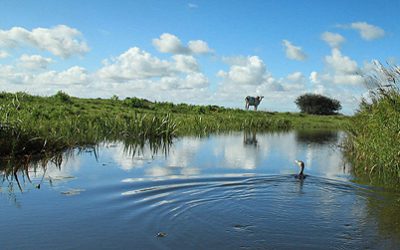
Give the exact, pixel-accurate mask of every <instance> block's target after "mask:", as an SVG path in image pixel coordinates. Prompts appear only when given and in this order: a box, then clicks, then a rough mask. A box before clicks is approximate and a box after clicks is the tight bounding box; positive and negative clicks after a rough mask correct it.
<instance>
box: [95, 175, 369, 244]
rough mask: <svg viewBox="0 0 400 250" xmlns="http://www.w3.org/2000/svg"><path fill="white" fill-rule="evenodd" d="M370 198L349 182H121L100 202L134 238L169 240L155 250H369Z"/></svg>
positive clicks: (247, 179) (221, 179)
mask: <svg viewBox="0 0 400 250" xmlns="http://www.w3.org/2000/svg"><path fill="white" fill-rule="evenodd" d="M370 194H371V190H370V189H368V188H365V187H363V186H358V185H355V184H352V183H348V182H340V181H335V180H330V179H324V178H320V177H314V176H309V178H307V179H306V180H303V181H299V180H296V179H294V178H293V176H291V175H277V176H250V177H212V178H191V179H172V180H171V179H164V180H162V179H159V180H156V181H154V180H145V179H140V180H136V179H125V180H124V181H121V182H120V183H119V184H118V185H116V186H113V187H112V188H110V189H103V190H102V193H101V196H103V197H107V199H103V200H102V199H98V201H100V202H103V203H105V204H104V206H109V207H112V210H115V211H114V213H113V214H115V217H114V223H125V224H126V225H127V226H131V227H129V230H131V231H132V232H136V233H138V231H140V234H139V233H138V235H142V236H143V235H152V236H154V235H155V234H156V233H157V232H160V231H162V232H165V233H167V234H168V236H167V237H165V239H162V242H161V241H156V242H153V243H154V244H155V245H159V244H161V245H164V244H165V245H167V246H168V247H180V248H182V246H184V247H185V248H186V247H196V246H197V247H198V246H204V247H212V246H217V245H218V246H223V247H222V248H239V247H243V248H252V249H254V248H259V247H261V248H265V247H267V248H268V247H271V248H292V247H305V248H319V247H320V246H325V245H326V244H327V242H329V245H330V246H339V247H337V248H341V247H355V246H357V247H360V246H368V244H369V242H368V240H367V241H366V240H365V237H366V236H370V237H371V239H373V238H374V237H376V235H375V234H376V231H375V229H374V230H370V229H369V228H370V227H374V226H375V225H374V224H373V223H372V222H370V221H368V220H367V215H366V211H365V209H363V208H364V207H365V202H366V201H365V200H366V199H367V197H368V196H369V195H370ZM99 195H100V194H99ZM133 235H135V234H133ZM361 236H363V237H361ZM189 238H190V240H188V239H189ZM363 238H364V239H363ZM160 240H161V239H160ZM291 242H295V244H294V243H293V244H292V243H291ZM221 244H222V245H221Z"/></svg>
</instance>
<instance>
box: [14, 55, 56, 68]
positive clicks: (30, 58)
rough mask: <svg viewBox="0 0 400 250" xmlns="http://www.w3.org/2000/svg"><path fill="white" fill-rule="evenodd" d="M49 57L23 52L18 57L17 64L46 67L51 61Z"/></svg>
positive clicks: (28, 66) (25, 66)
mask: <svg viewBox="0 0 400 250" xmlns="http://www.w3.org/2000/svg"><path fill="white" fill-rule="evenodd" d="M52 62H53V60H52V59H51V58H46V57H43V56H41V55H26V54H23V55H22V56H21V57H20V58H19V65H20V66H22V67H24V68H27V69H33V70H34V69H46V68H47V66H48V65H49V64H50V63H52Z"/></svg>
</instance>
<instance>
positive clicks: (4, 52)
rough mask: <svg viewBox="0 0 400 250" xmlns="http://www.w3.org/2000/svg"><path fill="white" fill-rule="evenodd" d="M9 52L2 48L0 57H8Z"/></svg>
mask: <svg viewBox="0 0 400 250" xmlns="http://www.w3.org/2000/svg"><path fill="white" fill-rule="evenodd" d="M8 56H9V54H8V53H7V52H6V51H2V50H0V59H4V58H7V57H8Z"/></svg>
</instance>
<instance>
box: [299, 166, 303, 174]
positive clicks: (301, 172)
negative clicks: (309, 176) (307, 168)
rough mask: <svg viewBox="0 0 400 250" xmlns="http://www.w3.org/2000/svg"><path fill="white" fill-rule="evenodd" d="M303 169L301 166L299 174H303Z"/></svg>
mask: <svg viewBox="0 0 400 250" xmlns="http://www.w3.org/2000/svg"><path fill="white" fill-rule="evenodd" d="M303 171H304V167H302V168H301V171H300V173H299V175H304V174H303Z"/></svg>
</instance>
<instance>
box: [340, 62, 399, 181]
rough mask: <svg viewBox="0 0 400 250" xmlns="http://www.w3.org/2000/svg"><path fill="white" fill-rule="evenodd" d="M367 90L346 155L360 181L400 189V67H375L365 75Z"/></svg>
mask: <svg viewBox="0 0 400 250" xmlns="http://www.w3.org/2000/svg"><path fill="white" fill-rule="evenodd" d="M365 79H366V84H367V86H368V88H369V90H370V95H369V98H368V99H364V100H363V101H362V103H361V105H360V108H359V111H358V112H357V113H356V115H355V116H354V118H353V119H352V122H351V124H350V126H349V128H348V135H349V137H348V140H347V143H346V144H345V145H346V153H347V155H348V156H350V158H351V159H352V162H353V165H354V168H353V169H354V172H355V174H356V176H358V177H359V179H360V180H361V181H362V182H367V183H373V184H378V185H385V186H391V187H396V188H398V187H399V183H400V143H399V142H400V88H399V82H400V68H399V67H396V66H393V67H387V68H385V67H383V66H382V65H379V64H378V65H377V67H376V70H375V71H372V72H370V73H369V75H367V76H365Z"/></svg>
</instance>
